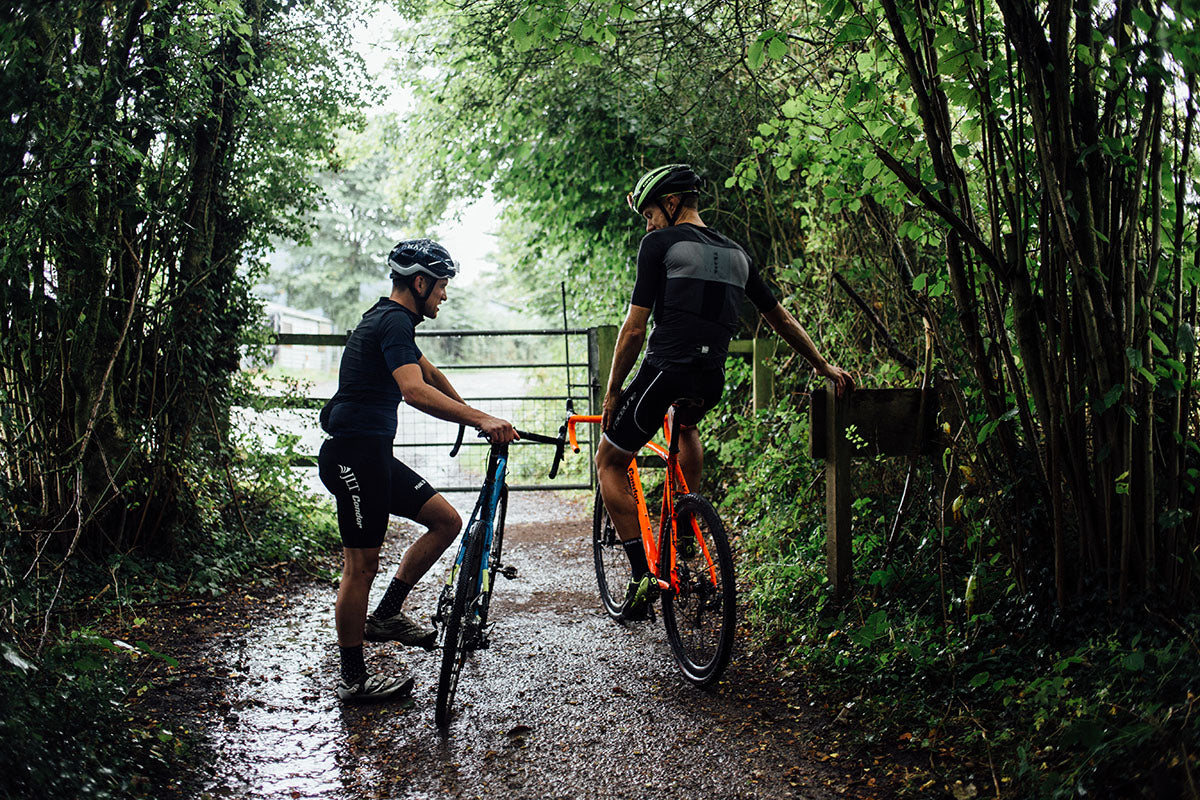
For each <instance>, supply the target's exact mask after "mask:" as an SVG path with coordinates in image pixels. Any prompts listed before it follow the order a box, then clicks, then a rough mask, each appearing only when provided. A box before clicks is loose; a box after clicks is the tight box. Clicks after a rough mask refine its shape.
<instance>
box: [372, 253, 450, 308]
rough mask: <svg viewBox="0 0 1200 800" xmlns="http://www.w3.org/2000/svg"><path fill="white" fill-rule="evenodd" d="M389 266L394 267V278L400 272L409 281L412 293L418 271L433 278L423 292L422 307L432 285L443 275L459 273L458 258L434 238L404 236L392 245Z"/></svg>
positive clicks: (414, 288) (447, 277)
mask: <svg viewBox="0 0 1200 800" xmlns="http://www.w3.org/2000/svg"><path fill="white" fill-rule="evenodd" d="M388 266H389V267H391V268H392V278H393V280H394V279H395V277H396V276H397V275H398V276H400V277H401V278H403V279H404V280H405V281H407V283H408V286H409V288H410V289H412V290H413V294H414V295H415V294H416V282H415V281H414V280H413V279H414V278H415V277H416V276H417V275H424V276H426V277H428V278H432V279H433V280H431V281H426V283H427V284H428V288H426V290H425V293H424V294H423V295H421V296H420V298H419V299H420V301H421V308H422V309H424V307H425V301H426V300H428V299H429V295H431V294H433V289H434V287H435V286H436V285H437V282H438V281H439V280H440V279H442V278H446V279H449V278H453V277H454V276H455V275H457V274H458V262H457V261H455V260H454V259H452V258H451V257H450V251H448V250H447V249H446V248H444V247H442V246H441V245H440V244H438V243H437V242H435V241H433V240H432V239H405V240H404V241H402V242H400V243H399V244H397V245H396V246H395V247H393V248H392V252H391V254H390V255H388Z"/></svg>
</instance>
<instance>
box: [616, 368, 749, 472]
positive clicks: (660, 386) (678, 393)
mask: <svg viewBox="0 0 1200 800" xmlns="http://www.w3.org/2000/svg"><path fill="white" fill-rule="evenodd" d="M724 391H725V371H724V370H723V369H703V370H697V371H694V372H666V371H663V370H660V369H658V368H657V367H652V366H650V365H649V364H646V363H645V362H643V363H642V366H641V368H640V369H639V370H638V372H637V375H635V376H634V377H633V381H632V382H631V383H630V384H629V385H628V386H626V387H625V390H624V391H622V392H621V399H620V401H618V403H617V412H616V414H615V415H614V416H613V418H612V422H610V423H609V426H608V430H606V431H605V432H604V438H605V439H607V440H608V441H609V444H612V445H613V446H615V447H616V448H617V449H619V450H623V451H624V452H626V453H636V452H637V451H638V450H641V449H642V445H644V444H645V443H646V442H648V441H650V440H651V439H652V438H654V433H655V431H658V430H661V429H662V424H663V415H664V414H666V413H667V409H668V408H670V407H671V404H672V403H674V402H675V401H676V400H679V399H680V398H690V399H694V400H698V401H700V405H699V406H695V407H691V406H688V407H680V409H679V410H678V411H677V412H676V413H677V414H678V416H679V422H680V424H681V425H695V424H696V423H697V422H699V421H700V418H701V417H703V416H704V415H705V414H706V413H707V412H708V410H709V409H710V408H712V407H713V406H715V405H716V404H717V401H719V400H720V399H721V394H722V392H724Z"/></svg>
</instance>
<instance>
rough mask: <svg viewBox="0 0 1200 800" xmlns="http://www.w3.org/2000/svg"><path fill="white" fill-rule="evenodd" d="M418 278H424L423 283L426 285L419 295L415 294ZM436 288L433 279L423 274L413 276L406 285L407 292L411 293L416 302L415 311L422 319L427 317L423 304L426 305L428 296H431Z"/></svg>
mask: <svg viewBox="0 0 1200 800" xmlns="http://www.w3.org/2000/svg"><path fill="white" fill-rule="evenodd" d="M418 277H421V278H424V279H425V283H426V284H427V286H426V287H425V291H424V292H422V293H421V294H417V278H418ZM436 286H437V281H435V280H433V278H431V277H430V276H428V275H425V274H424V273H421V274H419V275H413V277H412V281H411V282H410V283H409V284H408V289H409V291H411V292H412V295H413V298H414V299H415V300H416V301H417V310H418V311H420V312H421V316H423V317H427V316H429V315H428V314H426V313H425V304H426V302H428V300H429V296H430V295H431V294H433V290H434V288H435V287H436Z"/></svg>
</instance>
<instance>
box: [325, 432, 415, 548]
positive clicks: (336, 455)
mask: <svg viewBox="0 0 1200 800" xmlns="http://www.w3.org/2000/svg"><path fill="white" fill-rule="evenodd" d="M317 465H318V468H319V471H320V475H321V483H323V484H325V488H326V489H328V490H329V491H330V492H331V493H332V494H333V496H334V499H335V500H337V517H338V531H339V532H340V533H341V534H342V546H343V547H379V546H381V545H382V544H383V536H384V534H385V533H387V526H388V515H389V514H395V515H396V516H398V517H407V518H409V519H416V518H417V514H419V513H420V512H421V508H422V507H423V506H424V505H425V503H427V502H428V501H429V498H431V497H433V496H434V495H435V494H437V490H436V489H434V488H433V487H432V486H430V485H429V481H427V480H425V479H424V478H422V477H421V476H420V475H418V474H417V473H416V472H413V470H412V469H411V468H410V467H408V466H407V465H405V464H404V463H403V462H401V461H399V460H398V459H396V457H395V456H393V455H392V440H391V439H390V438H383V437H376V436H372V437H363V438H338V439H327V440H325V443H324V444H323V445H321V454H320V455H319V456H318V457H317Z"/></svg>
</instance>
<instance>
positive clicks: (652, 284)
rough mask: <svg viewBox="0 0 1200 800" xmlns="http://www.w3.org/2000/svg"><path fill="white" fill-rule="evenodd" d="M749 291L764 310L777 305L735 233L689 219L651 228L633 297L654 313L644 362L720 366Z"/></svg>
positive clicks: (661, 366) (667, 367)
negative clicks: (724, 233) (732, 235)
mask: <svg viewBox="0 0 1200 800" xmlns="http://www.w3.org/2000/svg"><path fill="white" fill-rule="evenodd" d="M745 296H749V297H750V300H751V301H752V302H753V303H754V305H755V307H756V308H758V310H759V311H760V312H762V313H766V312H767V311H770V310H771V309H772V308H774V307H775V305H776V300H775V297H774V295H772V294H771V290H770V289H768V288H767V286H766V284H764V283H763V281H762V278H760V277H759V275H758V270H757V269H755V267H754V264H753V262H751V261H750V257H749V256H748V255H747V254H746V251H745V250H743V249H742V248H741V247H740V246H739V245H738V244H737V243H736V242H734V241H733V240H731V239H728V238H726V237H725V236H722V235H721V234H719V233H717V232H716V231H714V230H712V229H711V228H703V227H699V226H697V225H692V224H689V223H684V224H681V225H672V226H671V227H669V228H664V229H662V230H658V231H653V232H651V233H648V234H646V236H645V238H643V239H642V246H641V248H640V249H639V250H638V262H637V282H636V283H635V284H634V287H633V299H632V303H633V305H635V306H642V307H644V308H651V309H653V312H654V330H653V331H652V332H651V334H650V343H649V345H648V347H647V349H646V362H647V363H649V364H651V365H652V366H655V367H657V368H659V369H661V370H665V371H671V370H673V369H674V370H679V369H680V368H687V369H696V368H705V367H717V368H721V367H723V366H724V364H725V355H726V353H727V352H728V350H729V340H730V339H732V338H733V335H734V334H735V333H736V332H737V325H738V318H739V315H740V309H741V305H742V298H743V297H745Z"/></svg>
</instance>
